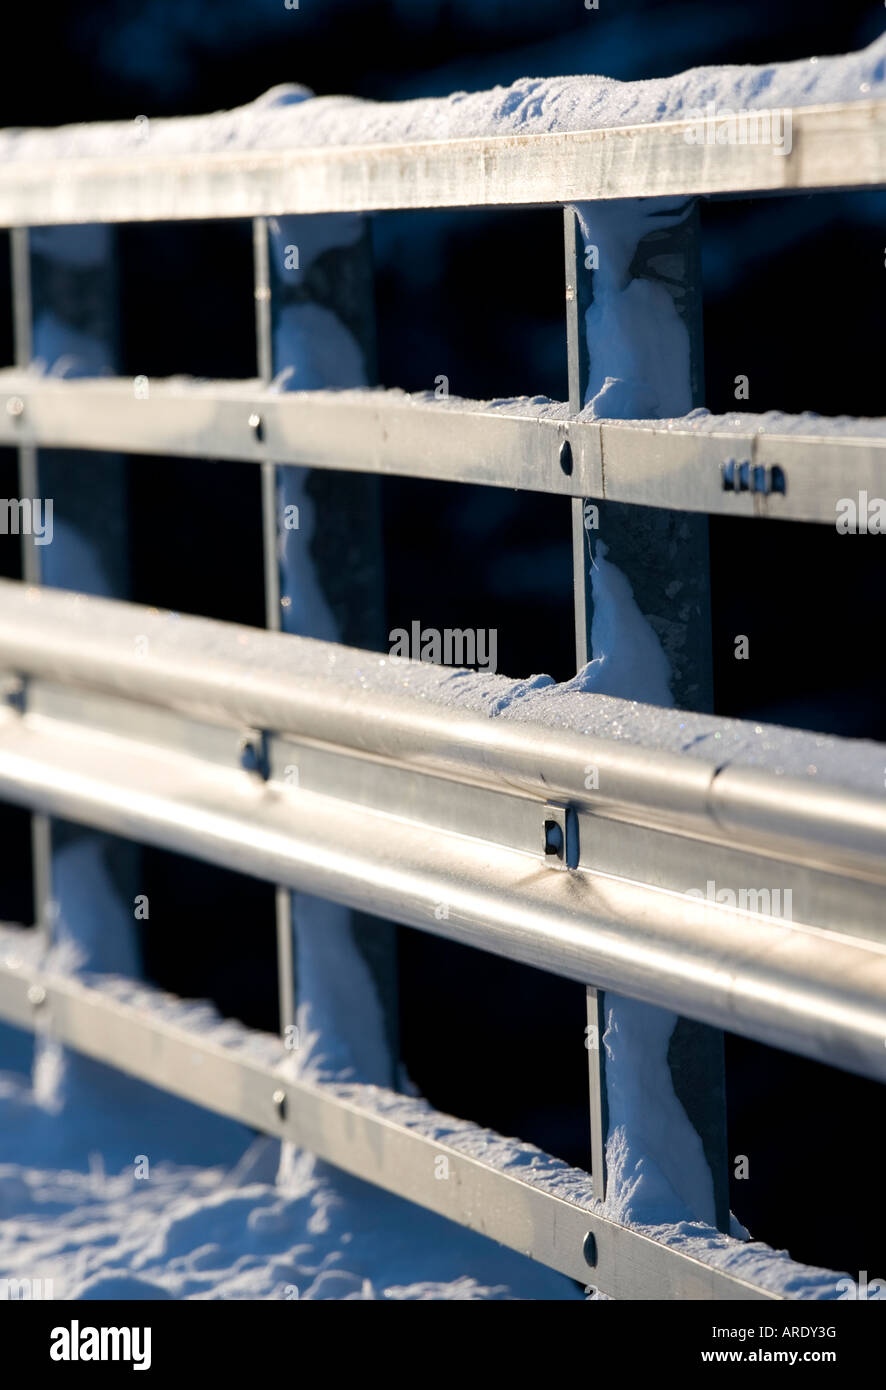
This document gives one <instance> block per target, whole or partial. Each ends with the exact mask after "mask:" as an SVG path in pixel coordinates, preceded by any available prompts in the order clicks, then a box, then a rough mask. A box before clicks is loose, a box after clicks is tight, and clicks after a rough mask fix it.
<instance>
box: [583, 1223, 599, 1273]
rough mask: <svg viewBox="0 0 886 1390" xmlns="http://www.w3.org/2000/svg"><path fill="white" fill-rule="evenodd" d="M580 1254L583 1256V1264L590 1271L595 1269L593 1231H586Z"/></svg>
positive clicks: (595, 1255) (595, 1256) (595, 1241)
mask: <svg viewBox="0 0 886 1390" xmlns="http://www.w3.org/2000/svg"><path fill="white" fill-rule="evenodd" d="M581 1253H582V1254H583V1255H584V1258H585V1264H586V1265H588V1266H589V1268H591V1269H596V1268H597V1237H596V1236H595V1235H594V1233H593V1231H588V1233H587V1235H586V1236H585V1238H584V1244H583V1245H582V1247H581Z"/></svg>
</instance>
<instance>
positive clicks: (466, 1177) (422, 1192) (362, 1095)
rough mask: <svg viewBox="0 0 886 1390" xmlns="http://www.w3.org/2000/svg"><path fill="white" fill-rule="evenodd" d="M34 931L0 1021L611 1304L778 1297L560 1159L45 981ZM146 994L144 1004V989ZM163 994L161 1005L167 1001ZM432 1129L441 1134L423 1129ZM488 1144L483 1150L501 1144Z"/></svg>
mask: <svg viewBox="0 0 886 1390" xmlns="http://www.w3.org/2000/svg"><path fill="white" fill-rule="evenodd" d="M29 936H30V933H27V932H22V931H20V930H19V931H16V930H15V929H10V928H8V927H7V928H3V929H0V1017H2V1018H3V1019H5V1020H6V1021H7V1022H9V1023H13V1024H15V1025H17V1026H18V1027H21V1028H26V1029H33V1030H39V1031H41V1032H45V1033H49V1034H50V1035H51V1036H52V1037H53V1038H55V1039H57V1040H58V1041H59V1042H62V1043H64V1044H65V1045H66V1046H69V1047H73V1048H76V1049H77V1050H78V1051H80V1052H83V1053H85V1054H86V1055H87V1056H90V1057H94V1058H96V1059H97V1060H99V1061H102V1062H106V1063H109V1064H110V1065H113V1066H115V1067H117V1068H119V1069H120V1070H122V1071H125V1072H128V1073H129V1074H130V1075H132V1076H136V1077H139V1078H140V1079H141V1080H143V1081H147V1082H149V1083H150V1084H151V1085H153V1086H158V1087H160V1088H162V1089H163V1090H165V1091H169V1092H171V1093H172V1094H174V1095H178V1096H182V1097H184V1099H186V1100H190V1101H193V1102H194V1103H195V1104H197V1105H201V1106H204V1107H205V1108H206V1109H209V1110H214V1111H217V1112H218V1113H220V1114H223V1115H227V1116H229V1117H231V1118H232V1119H236V1120H239V1121H241V1122H242V1123H244V1124H246V1125H250V1126H252V1127H253V1128H255V1129H258V1130H260V1131H262V1132H263V1133H265V1134H270V1135H274V1136H275V1137H277V1138H279V1139H283V1140H288V1141H290V1142H291V1143H294V1144H297V1145H298V1146H299V1147H301V1148H304V1149H306V1150H308V1151H309V1152H310V1153H313V1154H316V1155H317V1156H318V1157H319V1158H322V1159H325V1160H326V1161H327V1162H329V1163H333V1164H335V1166H336V1167H338V1168H341V1169H343V1170H344V1171H345V1172H348V1173H352V1174H354V1175H355V1176H356V1177H359V1178H363V1179H364V1180H365V1181H367V1182H371V1183H374V1184H375V1185H376V1186H377V1187H382V1188H384V1189H385V1190H386V1191H389V1192H394V1193H396V1194H397V1195H398V1196H400V1197H403V1198H404V1199H405V1200H407V1201H411V1202H415V1203H417V1204H418V1205H419V1206H422V1207H425V1208H427V1209H428V1210H430V1211H434V1212H437V1213H438V1214H439V1215H441V1216H444V1217H447V1218H449V1219H450V1220H452V1221H455V1222H457V1223H458V1224H459V1225H462V1226H466V1227H468V1228H469V1229H471V1230H474V1231H478V1232H479V1233H480V1234H482V1235H485V1236H488V1237H489V1238H490V1239H492V1240H496V1241H498V1242H499V1243H500V1244H502V1245H506V1246H508V1247H509V1248H510V1249H513V1250H517V1251H519V1252H520V1253H521V1254H524V1255H527V1256H529V1257H530V1258H532V1259H535V1260H538V1261H540V1262H541V1263H543V1264H546V1265H548V1266H549V1267H550V1268H552V1269H555V1270H558V1271H559V1272H560V1273H561V1274H565V1275H567V1276H569V1277H570V1278H572V1279H577V1280H579V1281H580V1282H581V1283H583V1284H588V1283H591V1284H593V1285H594V1286H595V1287H597V1288H599V1289H601V1290H602V1291H603V1292H604V1293H606V1294H608V1295H609V1296H610V1297H612V1298H626V1299H657V1298H669V1299H779V1298H782V1297H784V1295H782V1294H780V1293H778V1292H774V1291H772V1290H769V1289H763V1288H759V1287H757V1286H755V1285H754V1284H753V1283H752V1282H750V1281H749V1280H745V1279H742V1278H741V1277H740V1276H739V1275H738V1274H736V1273H732V1272H730V1271H729V1270H728V1269H722V1268H717V1267H716V1265H714V1264H710V1263H706V1262H704V1261H703V1260H702V1259H699V1258H697V1257H696V1256H694V1255H693V1254H690V1253H687V1251H685V1250H683V1249H681V1248H680V1246H679V1245H674V1244H668V1245H666V1244H664V1243H663V1242H661V1241H657V1240H655V1239H652V1238H650V1237H649V1236H648V1235H644V1234H642V1233H641V1232H640V1231H637V1230H633V1229H631V1227H629V1226H623V1225H620V1224H618V1223H617V1222H614V1221H611V1220H609V1219H608V1218H607V1217H605V1216H603V1215H602V1214H601V1212H600V1208H599V1206H597V1205H595V1204H594V1202H593V1194H592V1188H591V1179H590V1177H589V1176H588V1175H587V1174H580V1173H578V1172H577V1171H575V1170H572V1169H569V1168H568V1167H567V1166H566V1165H565V1164H559V1163H558V1162H557V1161H556V1160H550V1161H549V1162H550V1169H549V1172H548V1174H547V1175H546V1174H545V1173H544V1171H542V1173H541V1174H539V1173H538V1172H533V1171H532V1169H531V1168H529V1167H528V1166H524V1167H521V1168H520V1169H514V1168H511V1169H509V1170H507V1169H503V1168H500V1167H498V1168H497V1167H495V1166H493V1164H492V1163H490V1162H487V1161H484V1160H483V1159H481V1158H478V1157H476V1155H475V1154H474V1153H471V1152H470V1151H469V1150H468V1149H467V1148H461V1147H459V1144H458V1135H459V1132H461V1134H462V1136H464V1137H466V1138H467V1140H468V1142H470V1141H471V1140H476V1138H477V1137H478V1136H479V1137H481V1138H482V1137H484V1136H485V1135H486V1134H487V1132H486V1131H481V1130H479V1129H477V1128H476V1127H474V1126H469V1125H465V1124H464V1123H462V1122H458V1123H457V1124H456V1125H455V1126H453V1124H452V1122H451V1121H450V1122H449V1123H447V1120H448V1117H447V1116H444V1115H439V1114H436V1113H435V1112H434V1111H431V1110H429V1109H428V1110H426V1109H424V1108H423V1107H416V1110H417V1116H416V1119H417V1121H418V1123H413V1124H412V1125H410V1124H408V1123H406V1122H404V1121H402V1120H399V1121H398V1119H396V1118H392V1117H391V1114H389V1113H386V1110H390V1109H393V1111H394V1113H395V1114H396V1113H397V1111H399V1112H400V1113H401V1114H402V1111H403V1108H404V1103H405V1106H406V1107H407V1108H408V1106H409V1102H408V1101H405V1102H404V1097H402V1096H398V1095H395V1094H394V1093H393V1092H385V1091H382V1090H380V1089H378V1088H376V1087H360V1086H343V1085H337V1084H330V1083H318V1082H310V1081H306V1080H303V1079H293V1077H292V1076H291V1075H289V1074H287V1073H286V1072H285V1071H283V1070H282V1065H283V1063H284V1060H285V1058H286V1057H287V1054H286V1053H285V1052H284V1049H283V1047H282V1045H279V1061H278V1062H277V1063H276V1064H275V1063H274V1062H273V1061H264V1060H259V1059H256V1057H255V1056H254V1055H253V1056H250V1055H249V1054H248V1052H247V1051H246V1049H245V1048H244V1049H238V1048H234V1047H232V1046H231V1045H230V1040H227V1041H228V1045H223V1044H221V1043H219V1042H217V1041H215V1040H213V1038H212V1037H211V1036H210V1037H207V1036H205V1035H201V1034H200V1033H196V1032H194V1031H191V1030H189V1029H187V1028H185V1027H182V1026H181V1025H176V1024H175V1023H172V1022H170V1021H168V1020H167V1019H166V1018H163V1017H160V1016H158V1014H157V1012H152V1011H151V1009H150V1008H149V1007H147V1006H146V1004H145V1003H143V1004H142V1005H141V1006H138V1005H135V1004H132V1003H128V1002H124V1001H121V1000H119V999H117V998H115V997H114V996H113V994H111V993H109V992H108V990H107V989H101V988H96V987H94V986H90V985H88V984H85V983H83V982H82V981H81V980H78V979H76V978H73V977H70V976H64V975H59V974H53V973H48V972H47V971H46V970H44V969H41V968H39V966H37V965H36V964H35V963H34V961H33V947H32V943H31V942H29V941H28V937H29ZM29 957H30V959H29ZM139 992H140V995H141V996H142V998H143V999H145V1000H147V999H149V998H150V994H151V991H149V990H147V989H145V988H144V987H143V986H140V987H139ZM159 997H161V996H158V998H159ZM162 999H163V1001H164V1003H165V1002H167V1001H168V996H162ZM243 1034H244V1036H243V1038H242V1039H241V1040H240V1041H243V1042H246V1041H247V1032H246V1030H243ZM252 1036H253V1037H258V1039H259V1040H260V1041H261V1042H262V1043H263V1044H264V1047H263V1049H262V1050H263V1052H264V1053H265V1054H267V1053H270V1052H271V1050H272V1048H273V1045H274V1041H275V1040H273V1039H271V1038H270V1037H261V1035H252ZM435 1124H437V1125H438V1126H439V1127H440V1129H441V1131H442V1132H443V1133H444V1134H445V1136H446V1137H445V1138H441V1137H439V1136H438V1135H435V1134H434V1133H433V1132H429V1131H432V1130H433V1127H434V1125H435ZM488 1139H490V1140H491V1141H492V1144H491V1145H490V1144H489V1143H487V1144H486V1145H485V1146H484V1148H485V1151H486V1152H488V1151H489V1149H490V1147H493V1146H494V1145H495V1143H496V1141H497V1136H495V1135H488ZM502 1147H505V1146H504V1145H502ZM540 1157H543V1156H540ZM441 1158H445V1159H446V1160H447V1161H448V1164H449V1178H448V1180H447V1181H440V1180H439V1178H438V1176H437V1174H438V1173H439V1171H440V1170H439V1160H440V1159H441ZM546 1176H547V1183H548V1185H547V1186H546ZM564 1177H565V1178H566V1179H567V1180H569V1181H567V1182H566V1183H565V1184H564ZM558 1180H559V1183H560V1187H561V1190H563V1187H564V1186H566V1187H568V1188H570V1189H571V1191H572V1193H576V1194H577V1193H580V1192H582V1190H583V1191H584V1194H585V1195H584V1198H583V1201H582V1204H581V1205H579V1202H578V1201H576V1200H567V1199H565V1198H564V1197H562V1196H558V1195H556V1193H555V1192H554V1191H552V1190H551V1187H552V1186H554V1185H555V1184H556V1183H557V1182H558ZM589 1235H590V1237H591V1240H589V1239H588V1236H589ZM711 1245H712V1247H717V1246H719V1251H720V1253H721V1254H722V1253H723V1252H726V1253H727V1254H729V1253H731V1254H732V1255H733V1257H734V1256H735V1254H736V1253H737V1252H739V1251H740V1249H741V1247H740V1244H739V1242H737V1241H729V1240H727V1238H725V1237H720V1238H717V1237H716V1236H713V1237H712V1240H711ZM757 1249H759V1247H757ZM835 1282H836V1277H835Z"/></svg>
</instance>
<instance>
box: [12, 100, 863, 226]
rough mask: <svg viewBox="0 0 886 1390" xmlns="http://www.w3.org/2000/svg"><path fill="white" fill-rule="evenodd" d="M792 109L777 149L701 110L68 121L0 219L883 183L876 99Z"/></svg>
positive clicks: (25, 222)
mask: <svg viewBox="0 0 886 1390" xmlns="http://www.w3.org/2000/svg"><path fill="white" fill-rule="evenodd" d="M793 122H794V125H793V140H794V142H795V147H794V150H793V151H792V153H791V154H790V156H789V157H787V158H780V159H779V158H773V151H772V147H771V145H770V144H768V143H767V144H764V143H762V142H754V143H750V142H748V143H744V144H740V143H732V144H729V145H726V146H724V145H723V144H717V143H716V141H715V142H712V143H708V142H706V141H704V140H695V139H693V138H692V137H693V136H694V134H695V131H696V127H697V125H698V121H697V120H690V121H663V122H660V123H658V124H656V125H628V126H621V127H619V128H616V129H602V130H575V131H559V132H556V133H553V132H552V133H550V134H539V135H510V136H501V135H491V136H486V137H483V138H479V139H442V140H427V141H422V140H408V141H403V142H400V141H397V140H395V139H389V141H388V142H387V143H385V144H381V143H379V144H369V143H367V144H362V143H356V142H355V143H352V144H351V145H345V146H339V147H336V146H334V145H333V146H329V147H321V148H314V149H312V148H310V147H309V148H306V149H298V148H289V149H285V150H267V149H250V150H237V149H234V150H225V151H222V150H216V149H209V150H187V151H184V152H181V153H180V152H177V151H176V150H175V148H174V146H173V147H172V148H170V149H169V151H168V152H166V151H165V150H163V149H162V147H161V148H159V149H156V148H155V147H153V146H151V145H150V144H147V143H146V146H145V147H143V148H142V150H141V151H139V152H138V153H137V154H136V156H135V157H133V155H124V156H120V155H117V154H110V155H108V154H100V155H98V156H93V155H91V154H89V153H86V152H84V153H81V152H80V150H79V148H78V145H77V136H76V132H73V138H71V139H70V140H69V142H68V145H69V152H67V153H66V154H65V156H64V157H62V158H59V156H58V152H57V149H56V148H55V147H54V146H53V145H52V144H51V143H50V141H49V140H48V139H47V140H45V142H44V143H43V144H42V145H41V144H40V143H37V142H35V141H33V140H32V142H31V143H30V144H29V146H28V154H27V159H25V158H24V157H22V158H21V159H20V160H18V161H17V162H10V163H8V164H0V225H4V226H10V227H16V226H42V225H51V224H57V223H66V222H142V221H175V220H176V219H182V218H191V219H193V218H205V217H212V218H215V217H261V216H271V217H278V216H281V215H284V214H304V213H318V212H382V211H385V210H388V209H400V208H443V207H496V206H497V207H504V206H509V205H514V204H518V205H526V204H527V203H554V204H556V203H564V202H571V201H577V202H578V201H580V202H590V201H592V200H596V199H599V198H647V197H669V196H686V195H695V194H705V195H716V194H736V193H793V192H804V191H805V192H808V191H811V190H813V189H826V188H831V189H833V188H862V187H865V186H874V185H879V184H881V183H882V182H883V178H884V171H886V101H882V100H881V101H856V102H852V103H840V104H835V105H829V106H822V107H811V106H806V107H804V108H802V109H799V110H797V111H796V112H795V113H794V116H793ZM194 126H195V131H196V129H197V128H198V123H197V122H195V123H194ZM357 128H358V129H359V127H357ZM32 134H33V133H32ZM687 137H688V138H687ZM134 138H135V139H139V138H141V137H140V136H139V135H135V136H134ZM309 138H310V136H309ZM358 140H359V137H358ZM847 148H851V149H852V150H853V158H852V159H851V160H847V158H846V150H847ZM87 149H88V146H87ZM724 150H725V154H724ZM0 154H2V150H0Z"/></svg>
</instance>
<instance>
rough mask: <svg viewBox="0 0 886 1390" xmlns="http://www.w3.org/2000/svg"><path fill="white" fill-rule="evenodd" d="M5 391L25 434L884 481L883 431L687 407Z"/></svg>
mask: <svg viewBox="0 0 886 1390" xmlns="http://www.w3.org/2000/svg"><path fill="white" fill-rule="evenodd" d="M4 396H5V398H6V410H0V444H3V445H14V446H18V447H21V446H28V447H41V448H46V447H49V448H69V449H83V448H89V449H104V450H111V451H114V452H117V451H125V452H128V453H136V454H153V455H173V456H178V457H186V458H224V459H241V460H245V461H250V462H255V463H263V462H274V463H278V464H286V463H292V464H302V465H305V466H309V467H311V468H330V469H341V470H353V471H360V472H366V473H382V474H399V475H402V476H408V477H415V478H433V479H438V480H440V481H446V482H461V483H480V484H485V485H487V486H493V487H505V488H511V489H515V488H516V489H526V490H529V491H533V492H548V493H555V494H559V495H563V496H568V497H594V498H600V499H608V500H611V501H616V502H633V503H641V504H643V505H646V506H655V507H666V508H676V509H678V510H681V511H701V512H708V513H711V514H717V513H719V514H723V515H726V516H761V517H773V518H780V519H783V520H786V519H790V520H795V521H817V522H824V523H833V522H834V520H835V516H836V512H837V503H838V501H839V500H840V498H843V497H847V496H848V497H855V496H857V495H858V493H859V492H860V491H866V492H867V493H868V494H869V495H870V496H881V497H882V496H886V434H884V435H883V436H882V437H879V436H877V435H875V434H872V435H871V436H870V437H864V436H863V435H861V436H859V435H850V434H847V435H834V434H833V433H828V432H824V431H823V432H821V433H816V432H815V431H814V428H813V427H812V426H810V428H809V432H808V433H806V434H803V435H797V434H778V433H777V432H770V430H769V429H768V428H766V427H764V426H763V425H762V423H761V426H760V428H759V429H756V430H755V429H748V430H746V431H742V432H733V431H731V430H730V431H728V432H727V431H723V432H722V433H716V432H714V433H711V432H709V431H705V432H701V431H699V430H698V429H694V428H692V426H691V424H689V423H688V422H687V424H686V425H685V427H684V428H680V427H679V425H675V424H674V422H668V424H665V423H664V422H659V421H652V420H650V421H647V422H645V423H643V424H642V425H637V424H623V423H621V422H619V421H599V420H582V419H575V418H573V419H569V418H568V417H567V415H566V411H565V407H563V409H562V410H561V411H560V413H559V414H558V413H557V407H556V406H553V407H552V411H551V413H550V414H540V413H539V412H538V411H537V410H536V409H533V408H532V407H531V406H530V404H529V403H527V405H526V407H525V409H523V410H521V409H520V408H519V405H517V404H515V405H513V406H511V405H509V406H508V409H507V410H506V411H505V410H496V409H495V407H486V408H483V407H481V406H480V404H479V403H474V402H471V401H465V402H464V403H463V404H459V403H456V402H453V401H450V402H446V403H435V402H434V401H432V400H427V401H425V400H416V399H415V398H410V397H408V396H403V395H402V394H401V393H398V392H385V391H341V392H334V391H304V392H298V391H296V392H288V393H285V392H284V393H272V392H268V391H266V390H263V389H262V388H261V386H260V385H259V384H258V383H255V382H242V383H230V382H215V383H211V382H210V383H203V382H199V383H198V382H181V381H178V380H176V381H169V382H167V381H151V382H147V380H145V381H144V382H143V383H142V382H141V379H137V380H136V383H135V385H133V382H132V381H131V380H125V381H124V380H113V379H107V380H106V379H93V380H89V379H85V380H72V381H60V380H56V379H53V378H39V377H35V376H34V374H33V373H27V372H21V371H5V372H0V401H2V400H3V397H4ZM825 423H826V422H825ZM730 461H731V462H732V464H733V470H732V477H731V478H730V480H729V481H730V486H728V487H727V485H726V484H727V473H726V468H727V465H728V464H729V462H730ZM742 469H743V472H742ZM776 469H777V470H780V472H779V474H778V475H777V476H778V483H777V485H776V483H775V479H776V474H775V473H774V470H776ZM782 489H783V490H782Z"/></svg>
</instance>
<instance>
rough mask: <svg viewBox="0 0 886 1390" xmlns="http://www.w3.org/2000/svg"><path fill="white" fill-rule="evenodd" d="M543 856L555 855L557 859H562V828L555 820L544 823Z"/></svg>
mask: <svg viewBox="0 0 886 1390" xmlns="http://www.w3.org/2000/svg"><path fill="white" fill-rule="evenodd" d="M545 854H555V855H556V856H557V858H558V859H562V857H563V827H562V826H561V825H558V824H557V822H556V821H555V820H546V821H545Z"/></svg>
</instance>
